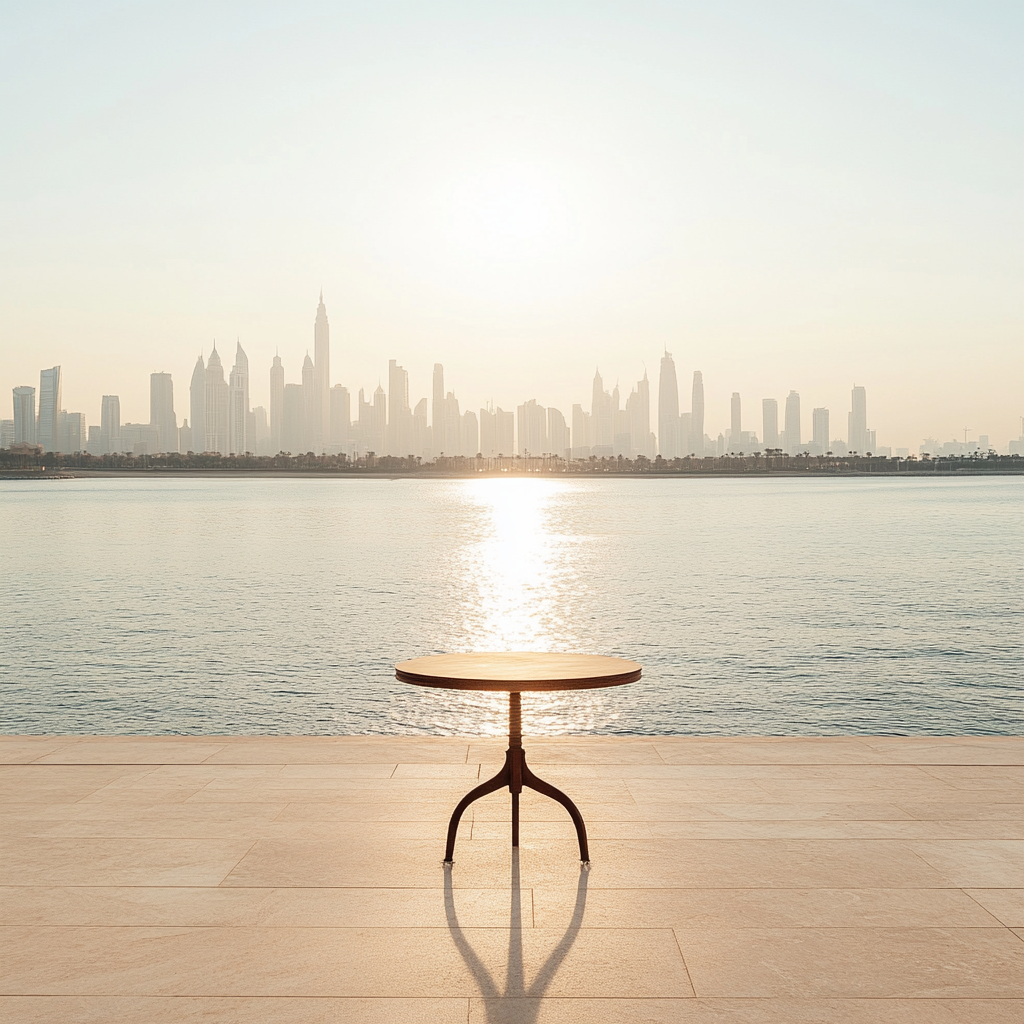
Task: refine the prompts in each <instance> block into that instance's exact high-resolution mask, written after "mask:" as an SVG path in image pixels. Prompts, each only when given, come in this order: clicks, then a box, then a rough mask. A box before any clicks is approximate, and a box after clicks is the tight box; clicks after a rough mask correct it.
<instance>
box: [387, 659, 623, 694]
mask: <svg viewBox="0 0 1024 1024" xmlns="http://www.w3.org/2000/svg"><path fill="white" fill-rule="evenodd" d="M640 673H641V666H640V665H638V664H637V663H636V662H635V661H626V660H625V659H624V658H605V657H602V656H600V655H596V654H535V653H532V652H525V651H503V652H494V653H479V654H435V655H432V656H431V657H429V658H413V659H412V660H411V661H403V662H401V663H400V664H398V665H396V666H395V678H396V679H399V680H401V681H402V682H403V683H413V684H415V685H416V686H437V687H441V688H443V689H446V690H504V691H511V692H514V693H523V692H527V691H531V690H592V689H596V688H597V687H601V686H621V685H622V684H623V683H632V682H635V681H636V680H637V679H639V678H640Z"/></svg>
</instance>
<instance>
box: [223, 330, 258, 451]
mask: <svg viewBox="0 0 1024 1024" xmlns="http://www.w3.org/2000/svg"><path fill="white" fill-rule="evenodd" d="M248 425H249V359H248V357H247V356H246V354H245V352H244V351H242V344H241V342H235V365H234V366H232V367H231V376H230V378H229V380H228V451H229V452H230V453H231V454H233V455H243V454H244V453H245V452H247V451H251V450H252V449H253V448H255V445H254V444H251V443H250V442H249V439H248V438H247V437H246V428H247V427H248Z"/></svg>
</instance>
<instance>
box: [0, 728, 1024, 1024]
mask: <svg viewBox="0 0 1024 1024" xmlns="http://www.w3.org/2000/svg"><path fill="white" fill-rule="evenodd" d="M503 750H504V744H503V743H501V742H500V741H496V740H493V739H485V740H472V739H458V738H411V739H404V738H400V739H392V738H382V737H345V738H336V737H335V738H310V737H268V738H254V737H233V738H220V737H216V738H210V737H203V738H195V739H192V738H184V737H152V738H147V737H81V738H76V737H0V824H2V829H0V1015H2V1019H3V1020H5V1021H13V1022H44V1021H46V1022H49V1021H54V1022H57V1021H60V1022H64V1021H73V1022H77V1021H83V1022H100V1021H102V1022H113V1024H127V1022H140V1024H141V1022H146V1024H149V1022H156V1024H160V1022H164V1021H168V1022H170V1021H174V1022H177V1021H190V1022H191V1021H195V1022H199V1021H203V1022H211V1021H212V1022H231V1024H241V1022H249V1021H260V1022H270V1024H278V1022H280V1024H284V1022H289V1024H291V1022H298V1024H313V1022H317V1024H320V1022H336V1021H337V1022H340V1021H346V1022H347V1021H358V1022H366V1024H384V1022H395V1024H399V1022H401V1024H405V1022H409V1024H418V1022H431V1024H449V1022H455V1021H458V1022H467V1021H468V1022H471V1024H472V1022H479V1024H482V1022H491V1024H497V1022H501V1024H528V1022H541V1024H569V1022H577V1021H602V1022H611V1024H618V1022H649V1024H669V1022H673V1024H675V1022H684V1024H690V1022H693V1024H696V1022H705V1021H711V1022H723V1024H782V1022H793V1024H826V1022H827V1024H833V1022H843V1021H850V1022H853V1024H868V1022H879V1021H884V1022H888V1021H891V1022H894V1024H925V1022H928V1024H931V1022H939V1024H986V1022H992V1024H1009V1022H1011V1021H1013V1022H1014V1024H1017V1022H1019V1021H1020V1020H1022V1019H1024V740H1022V739H1015V738H976V737H970V738H964V739H957V738H915V739H893V738H888V737H829V738H816V739H791V738H779V739H776V738H771V739H768V738H765V739H759V738H744V739H736V738H723V739H718V738H684V737H670V738H660V737H659V738H623V739H618V738H609V737H599V738H592V739H591V738H585V739H575V738H571V739H549V740H537V741H534V742H528V743H527V756H528V759H529V763H530V765H531V766H532V767H533V768H534V769H535V770H536V771H537V772H538V774H540V775H541V776H542V777H544V778H547V779H549V780H550V781H551V782H552V783H553V784H555V785H557V786H559V787H560V788H562V789H565V790H566V791H567V792H569V793H570V795H572V796H573V797H574V798H575V799H576V800H577V802H578V804H579V805H580V808H581V810H582V811H583V814H584V816H585V818H586V819H587V822H588V826H589V831H590V838H591V855H592V863H591V865H590V866H589V867H588V868H581V866H580V864H579V861H578V859H577V857H578V854H577V851H576V847H575V837H574V833H573V829H572V826H571V824H570V822H569V820H568V818H567V816H566V815H565V813H564V812H563V810H562V809H561V808H560V807H559V806H558V805H557V804H554V803H552V802H551V801H548V800H545V799H543V798H541V797H539V796H537V795H536V794H534V793H530V792H527V793H525V794H524V796H523V801H522V811H523V815H522V845H521V847H520V850H519V851H518V853H517V854H516V855H515V856H513V854H512V852H511V850H510V846H509V813H510V808H509V796H508V793H507V792H506V793H504V794H501V793H499V794H494V795H492V796H491V797H488V798H486V799H485V800H484V801H482V802H480V803H478V804H475V805H474V806H473V807H472V808H471V809H470V810H469V811H468V812H467V814H466V816H465V817H464V819H463V824H462V828H461V830H460V834H459V840H458V846H457V848H456V863H455V865H454V867H453V868H451V869H446V868H445V867H443V865H442V864H441V857H442V853H443V845H444V835H445V829H446V825H447V819H448V816H449V814H450V813H451V810H452V807H453V806H454V804H455V802H456V801H457V800H458V799H459V798H460V797H461V795H462V794H463V793H464V792H465V791H466V790H468V789H469V788H471V787H472V786H474V785H476V784H477V782H478V781H479V780H480V779H481V778H487V777H489V776H490V775H492V774H493V773H494V772H495V771H496V770H497V769H498V768H499V767H500V765H501V762H502V759H503Z"/></svg>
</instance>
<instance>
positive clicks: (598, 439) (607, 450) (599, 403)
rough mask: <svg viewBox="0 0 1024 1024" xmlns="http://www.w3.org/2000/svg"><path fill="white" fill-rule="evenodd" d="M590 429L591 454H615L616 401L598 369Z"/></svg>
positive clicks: (591, 404) (592, 399) (592, 401)
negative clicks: (605, 387)
mask: <svg viewBox="0 0 1024 1024" xmlns="http://www.w3.org/2000/svg"><path fill="white" fill-rule="evenodd" d="M590 429H591V431H592V433H593V439H592V441H591V454H593V455H597V456H598V457H599V458H600V457H602V456H609V455H612V454H614V450H613V448H614V444H615V403H614V401H613V400H612V396H611V394H610V393H609V392H607V391H605V389H604V381H602V380H601V374H600V373H599V372H597V371H595V372H594V386H593V391H592V393H591V403H590ZM519 447H520V449H522V447H523V439H522V436H520V438H519ZM531 451H532V449H531ZM537 454H539V452H538V453H537Z"/></svg>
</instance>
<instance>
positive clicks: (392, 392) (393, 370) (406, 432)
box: [384, 359, 412, 456]
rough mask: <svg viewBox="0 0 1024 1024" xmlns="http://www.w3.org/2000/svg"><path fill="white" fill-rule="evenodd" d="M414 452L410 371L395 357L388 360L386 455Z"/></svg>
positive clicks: (403, 454) (401, 454)
mask: <svg viewBox="0 0 1024 1024" xmlns="http://www.w3.org/2000/svg"><path fill="white" fill-rule="evenodd" d="M411 452H412V409H411V408H410V407H409V371H408V370H406V369H405V367H403V366H399V365H398V363H397V362H396V361H395V360H394V359H390V360H388V429H387V437H386V438H385V444H384V453H385V454H386V455H400V456H405V455H409V454H410V453H411Z"/></svg>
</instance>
